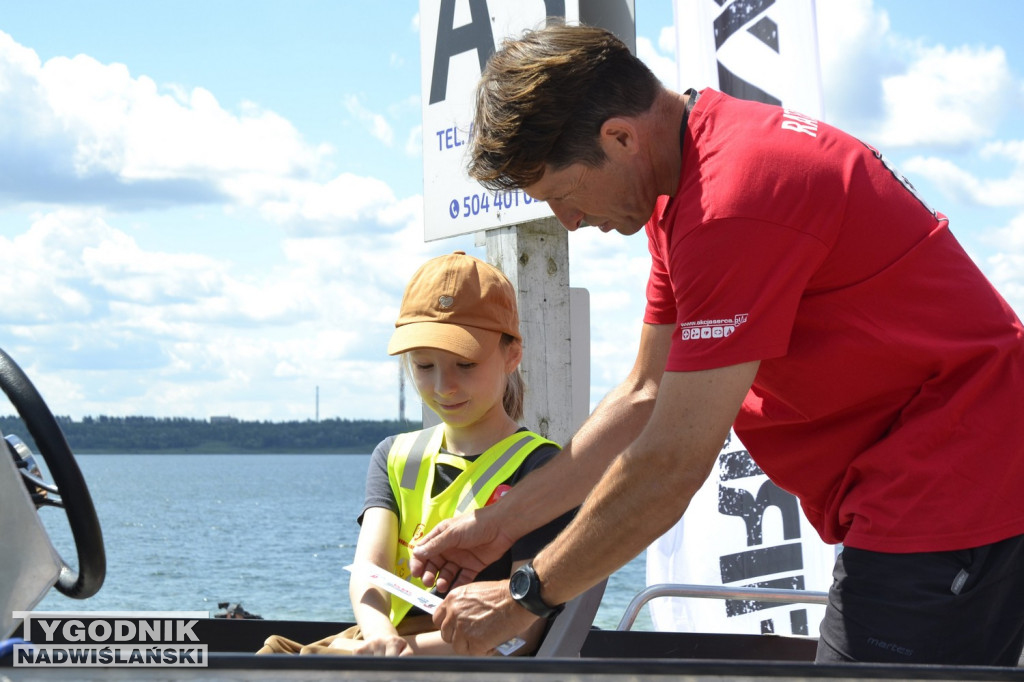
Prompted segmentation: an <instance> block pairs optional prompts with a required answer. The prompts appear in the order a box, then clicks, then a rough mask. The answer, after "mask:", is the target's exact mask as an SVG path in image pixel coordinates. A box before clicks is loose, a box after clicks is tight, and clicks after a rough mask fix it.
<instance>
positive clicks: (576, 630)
mask: <svg viewBox="0 0 1024 682" xmlns="http://www.w3.org/2000/svg"><path fill="white" fill-rule="evenodd" d="M607 584H608V580H607V579H605V580H602V581H601V582H599V583H598V584H596V585H594V586H593V587H591V588H590V589H589V590H587V591H586V592H584V593H583V594H581V595H580V596H578V597H576V598H575V599H573V600H572V601H570V602H569V603H568V604H566V605H565V608H564V609H562V612H561V613H559V614H558V615H557V616H555V618H554V620H552V621H551V625H550V627H548V631H547V632H546V633H545V635H544V640H543V641H542V642H541V643H540V646H539V647H538V648H537V653H536V654H534V657H535V658H579V655H580V649H582V648H583V642H584V641H585V640H586V639H587V635H588V634H589V633H590V628H591V626H592V625H593V624H594V617H595V616H596V615H597V609H598V607H599V606H600V605H601V597H603V596H604V588H605V586H606V585H607Z"/></svg>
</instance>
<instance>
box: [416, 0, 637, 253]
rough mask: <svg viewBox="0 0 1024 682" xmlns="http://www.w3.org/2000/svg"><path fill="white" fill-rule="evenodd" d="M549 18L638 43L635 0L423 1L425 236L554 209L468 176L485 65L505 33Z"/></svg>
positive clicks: (537, 216)
mask: <svg viewBox="0 0 1024 682" xmlns="http://www.w3.org/2000/svg"><path fill="white" fill-rule="evenodd" d="M547 17H563V18H564V19H565V21H566V22H567V23H570V24H574V23H580V22H582V23H587V24H591V25H598V26H604V27H607V28H608V29H609V30H611V31H613V32H614V33H615V34H616V35H618V36H619V38H620V39H621V40H623V42H625V43H626V44H627V45H629V46H630V48H631V49H633V47H634V45H635V27H634V23H633V2H632V0H504V1H502V0H420V65H421V70H422V88H421V92H422V99H423V201H424V225H423V228H424V229H423V232H424V234H423V236H424V240H425V241H433V240H435V239H442V238H445V237H454V236H456V235H460V234H466V233H469V232H476V231H478V230H486V229H490V228H495V227H501V226H504V225H514V224H517V223H523V222H526V221H529V220H537V219H540V218H546V217H549V216H551V215H552V213H551V210H550V209H549V208H548V206H547V204H546V203H542V202H535V201H533V200H532V199H531V198H530V197H529V196H527V195H526V194H524V193H523V192H522V191H519V190H512V191H507V192H504V191H503V192H492V191H490V190H486V189H484V188H483V187H481V186H480V185H479V184H478V183H477V182H476V181H474V180H471V179H470V178H469V176H468V175H467V174H466V162H467V157H466V150H467V149H468V145H467V142H468V140H469V135H470V127H471V125H472V122H473V107H474V102H473V96H474V91H475V89H476V84H477V81H478V80H479V79H480V74H481V72H482V70H483V67H484V65H485V64H486V63H487V60H488V58H490V56H491V55H492V54H494V52H495V51H496V50H497V49H498V48H499V47H500V46H501V42H502V41H503V40H504V39H505V38H507V37H512V36H518V35H520V34H522V32H523V31H524V30H527V29H533V28H541V27H543V25H544V23H545V21H546V19H547Z"/></svg>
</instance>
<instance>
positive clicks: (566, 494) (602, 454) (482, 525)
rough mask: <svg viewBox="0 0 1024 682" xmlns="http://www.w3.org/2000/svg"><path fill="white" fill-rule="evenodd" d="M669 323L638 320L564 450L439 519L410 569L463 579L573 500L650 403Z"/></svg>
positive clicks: (643, 419) (638, 426)
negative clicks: (489, 496)
mask: <svg viewBox="0 0 1024 682" xmlns="http://www.w3.org/2000/svg"><path fill="white" fill-rule="evenodd" d="M673 329H674V325H650V324H644V326H643V329H642V330H641V333H640V347H639V349H638V352H637V357H636V361H635V362H634V364H633V369H632V370H631V371H630V373H629V376H628V377H627V378H626V380H625V381H623V382H622V383H621V384H620V385H619V386H617V387H616V388H615V389H613V390H612V392H611V393H609V394H608V395H607V396H606V397H605V398H604V400H602V401H601V403H600V404H599V405H598V406H597V408H596V409H595V410H594V412H593V414H591V416H590V417H589V418H588V419H587V421H586V422H585V423H584V424H583V426H582V427H580V430H579V431H578V432H577V433H576V435H575V436H573V438H572V440H571V441H570V442H569V443H568V444H567V445H566V446H565V448H564V449H563V450H562V452H560V453H559V454H558V455H557V456H556V457H554V458H553V459H552V460H551V461H550V462H548V463H547V464H545V465H544V466H543V467H542V471H543V472H544V473H543V475H531V476H527V477H526V478H524V479H523V480H522V481H521V482H520V483H519V484H518V485H516V486H515V488H513V489H512V490H511V491H510V492H509V493H508V494H507V495H505V496H504V497H503V498H501V500H500V501H499V502H497V503H495V504H493V505H490V506H488V507H485V508H483V509H478V510H476V511H475V512H471V513H469V514H464V515H462V516H459V517H456V518H454V519H450V520H448V521H445V522H442V523H441V524H440V525H438V526H437V527H436V528H435V529H434V530H433V531H432V532H431V533H430V534H428V535H427V536H426V537H424V538H423V539H422V540H421V541H420V543H419V544H418V545H417V546H416V548H415V549H414V556H413V560H412V562H411V563H412V573H413V575H422V576H423V581H424V582H425V583H426V584H428V585H430V584H433V582H434V580H435V578H436V579H437V583H438V587H439V589H441V590H442V591H444V590H446V589H447V588H448V586H449V585H452V584H453V585H464V584H467V583H469V582H470V581H471V580H472V579H473V578H474V577H476V574H477V573H479V571H480V570H481V569H483V568H484V567H485V566H487V565H489V564H490V563H492V562H493V561H495V560H496V559H497V558H498V557H500V556H501V555H502V554H503V553H504V552H505V551H506V550H507V549H508V548H509V547H511V546H512V543H513V542H515V541H516V540H517V539H519V538H520V537H522V536H523V535H525V534H527V533H529V532H530V531H531V530H534V529H535V528H539V527H540V526H542V525H544V524H545V523H547V522H549V521H551V520H552V519H555V518H557V517H558V516H560V515H561V514H564V513H565V512H567V511H569V510H570V509H573V508H574V507H577V506H579V505H580V504H581V503H582V502H583V500H584V498H585V497H586V496H587V494H588V493H589V492H590V491H591V490H592V489H593V487H594V485H595V484H596V483H597V481H598V480H599V479H600V478H601V476H602V475H603V474H604V472H605V470H606V469H607V468H608V464H609V463H610V462H611V461H612V459H614V458H615V457H616V456H617V455H618V454H619V453H621V452H622V451H623V450H624V449H625V448H626V446H627V445H628V444H629V443H631V442H633V441H634V440H635V439H636V438H637V436H638V435H639V434H640V432H641V431H642V429H643V428H644V425H645V424H646V423H647V420H648V419H649V417H650V415H651V411H652V410H653V408H654V401H655V398H656V396H657V394H658V385H659V384H660V382H661V379H662V375H663V374H664V368H665V362H666V361H667V359H668V352H669V348H670V346H671V343H672V330H673Z"/></svg>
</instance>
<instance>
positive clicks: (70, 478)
mask: <svg viewBox="0 0 1024 682" xmlns="http://www.w3.org/2000/svg"><path fill="white" fill-rule="evenodd" d="M0 388H2V389H3V392H4V393H6V394H7V397H8V399H10V401H11V404H13V405H14V408H15V409H16V410H17V411H18V414H19V415H21V419H22V421H23V422H24V423H25V427H26V428H27V429H28V432H29V433H30V434H32V438H33V440H35V442H36V445H37V446H38V447H39V454H41V455H42V456H43V459H44V460H46V465H47V468H48V469H49V470H50V475H51V476H52V477H53V481H54V483H55V484H56V487H55V488H53V487H49V486H47V490H50V491H52V492H55V493H57V494H59V495H60V500H59V501H56V500H51V501H50V502H49V504H52V505H53V506H58V507H63V508H64V513H65V514H67V517H68V524H69V525H70V526H71V534H72V536H73V537H74V539H75V547H76V548H77V550H78V570H77V571H75V570H74V569H73V568H71V567H70V566H68V563H67V561H65V560H64V558H63V557H61V559H60V562H61V569H60V575H59V576H58V578H57V584H56V587H57V590H59V591H60V592H61V593H63V594H65V595H67V596H68V597H72V598H74V599H87V598H88V597H91V596H92V595H94V594H96V592H97V591H98V590H99V589H100V587H101V586H102V585H103V579H104V578H105V577H106V574H107V555H106V552H105V551H104V549H103V533H102V531H101V530H100V522H99V519H98V518H97V517H96V508H95V507H94V506H93V504H92V497H90V495H89V489H88V488H87V487H86V485H85V479H84V478H83V477H82V472H81V470H79V468H78V464H77V463H76V462H75V457H74V455H72V454H71V448H69V447H68V443H67V441H66V440H65V439H64V433H63V432H62V431H61V430H60V426H59V425H58V424H57V420H56V419H54V417H53V413H52V412H50V408H48V407H47V406H46V403H45V402H43V398H42V396H40V395H39V392H38V391H37V390H36V388H35V386H33V385H32V382H31V381H29V380H28V377H27V376H25V373H24V372H22V371H21V368H20V367H18V365H17V364H16V363H15V362H14V360H12V359H11V357H10V356H9V355H7V353H5V352H4V351H3V350H2V349H0ZM2 447H3V444H0V449H2Z"/></svg>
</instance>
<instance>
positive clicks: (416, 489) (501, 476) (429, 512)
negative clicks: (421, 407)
mask: <svg viewBox="0 0 1024 682" xmlns="http://www.w3.org/2000/svg"><path fill="white" fill-rule="evenodd" d="M443 442H444V425H443V424H438V425H437V426H434V427H432V428H429V429H423V430H422V431H413V432H410V433H403V434H399V435H398V436H397V437H396V438H395V442H394V444H392V446H391V450H390V451H389V452H388V480H389V481H390V482H391V490H392V492H393V493H394V495H395V499H396V500H397V501H398V551H397V556H396V558H395V573H396V574H397V575H398V576H399V577H401V578H404V579H406V580H408V581H410V582H411V583H413V584H414V585H416V586H418V587H425V586H424V585H423V581H422V580H420V579H419V578H415V577H413V576H411V575H410V574H409V557H410V555H411V553H412V547H413V546H415V544H416V542H417V541H418V540H419V539H420V538H421V537H423V536H424V535H425V534H426V533H427V532H429V531H430V530H431V529H432V528H433V527H434V526H436V525H437V524H438V523H439V522H440V521H441V520H442V519H448V518H451V517H453V516H455V515H457V514H461V513H463V512H465V511H468V510H470V509H478V508H480V507H483V506H485V505H486V504H487V502H488V500H489V499H490V498H491V495H493V494H494V491H495V489H496V488H497V487H498V486H499V485H501V484H502V483H504V482H505V481H507V480H508V479H509V478H510V477H511V476H512V474H514V473H515V472H516V470H517V469H518V468H519V467H520V465H522V463H523V460H525V459H526V457H527V456H528V455H529V454H530V453H531V452H533V451H534V450H536V449H537V448H538V447H539V446H541V445H544V444H545V443H551V444H552V445H554V446H555V447H558V445H557V444H556V443H554V442H552V441H550V440H547V439H546V438H542V437H541V436H538V435H537V434H535V433H532V432H530V431H518V432H516V433H514V434H512V435H511V436H509V437H508V438H505V439H504V440H501V441H499V442H497V443H495V444H494V445H492V446H491V447H490V448H488V449H487V451H486V452H484V453H483V454H482V455H480V456H479V457H477V458H476V460H474V461H470V460H467V459H465V458H463V457H459V456H458V455H453V454H449V453H445V452H441V446H442V444H443ZM437 463H443V464H448V465H451V466H453V467H456V468H458V469H462V473H460V474H459V475H458V476H456V477H455V480H454V481H452V483H451V485H449V486H448V487H447V488H446V489H445V490H443V491H441V492H440V493H438V495H437V497H431V496H430V491H431V490H433V489H434V473H435V470H436V467H435V464H437ZM410 608H412V605H411V604H409V603H408V602H405V601H402V600H401V599H398V598H395V597H393V598H392V599H391V622H392V623H393V624H395V625H398V623H399V622H401V620H402V618H404V617H405V614H406V613H408V612H409V609H410Z"/></svg>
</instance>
